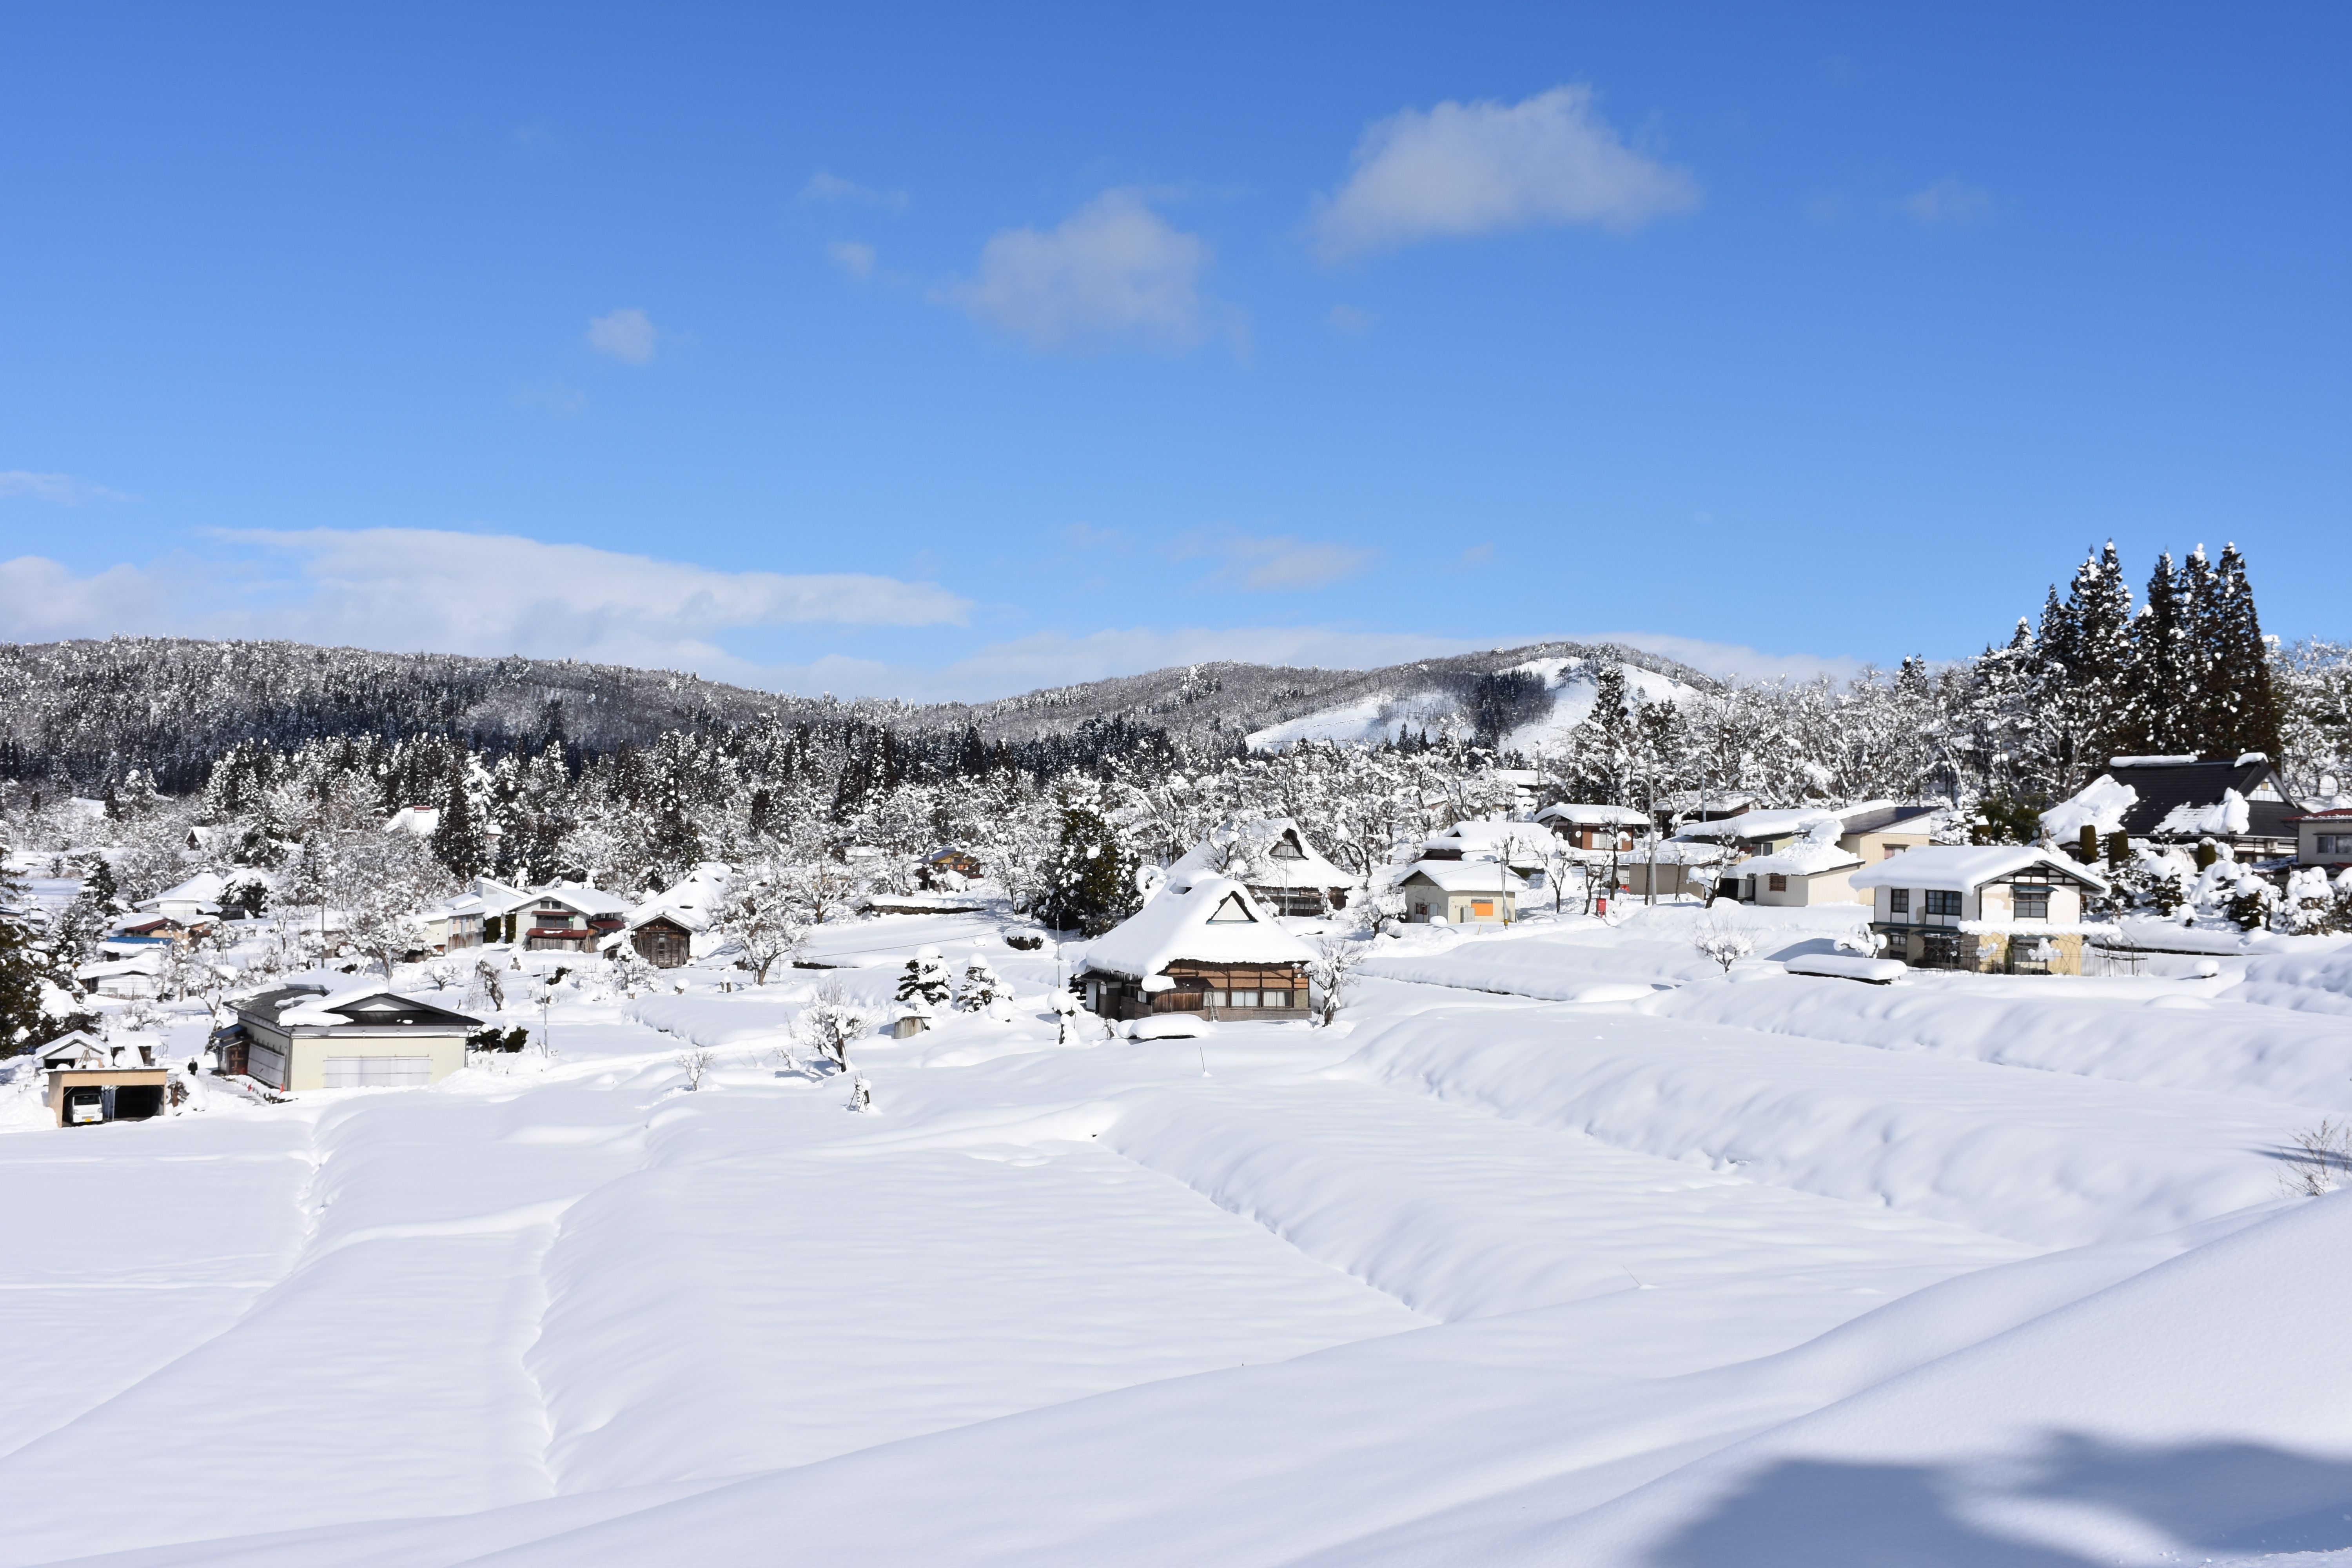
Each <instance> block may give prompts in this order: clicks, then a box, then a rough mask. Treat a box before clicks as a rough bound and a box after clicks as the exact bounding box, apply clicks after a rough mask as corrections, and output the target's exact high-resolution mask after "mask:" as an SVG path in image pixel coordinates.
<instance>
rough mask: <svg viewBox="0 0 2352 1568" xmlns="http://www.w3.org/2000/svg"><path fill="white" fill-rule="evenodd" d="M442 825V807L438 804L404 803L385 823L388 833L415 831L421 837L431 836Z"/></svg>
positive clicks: (385, 829) (384, 828)
mask: <svg viewBox="0 0 2352 1568" xmlns="http://www.w3.org/2000/svg"><path fill="white" fill-rule="evenodd" d="M439 826H441V808H440V807H439V806H437V805H404V806H402V807H401V808H400V809H399V810H398V811H395V812H394V813H393V814H392V819H391V820H390V821H388V822H386V823H385V824H384V825H383V830H384V831H385V832H386V833H413V834H415V836H416V837H419V838H430V837H433V834H434V832H435V830H436V829H437V828H438V827H439Z"/></svg>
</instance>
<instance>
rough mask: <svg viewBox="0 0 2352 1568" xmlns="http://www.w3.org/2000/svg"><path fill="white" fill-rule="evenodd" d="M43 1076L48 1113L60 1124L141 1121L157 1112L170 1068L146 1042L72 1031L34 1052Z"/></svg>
mask: <svg viewBox="0 0 2352 1568" xmlns="http://www.w3.org/2000/svg"><path fill="white" fill-rule="evenodd" d="M34 1055H35V1059H37V1061H38V1062H39V1063H40V1064H41V1068H42V1070H43V1071H44V1072H46V1073H47V1075H48V1104H49V1113H50V1114H51V1115H53V1116H55V1117H56V1118H57V1119H58V1126H60V1127H86V1126H92V1125H95V1124H96V1123H99V1122H101V1121H145V1120H146V1119H147V1118H148V1117H151V1116H161V1115H162V1114H163V1095H164V1089H165V1087H166V1085H167V1083H168V1082H169V1080H170V1077H171V1074H170V1072H169V1071H168V1070H167V1069H165V1068H160V1067H157V1066H156V1065H155V1052H154V1048H153V1047H152V1046H148V1045H144V1044H142V1043H139V1042H137V1041H131V1040H124V1041H110V1040H101V1039H98V1038H96V1037H93V1036H90V1035H87V1034H84V1033H83V1032H82V1031H80V1030H79V1029H77V1030H75V1031H74V1032H73V1033H72V1034H70V1035H66V1036H63V1037H59V1038H58V1039H54V1040H51V1041H50V1042H49V1043H48V1044H47V1045H46V1046H43V1047H39V1048H38V1049H37V1051H36V1052H35V1053H34Z"/></svg>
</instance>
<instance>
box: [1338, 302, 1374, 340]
mask: <svg viewBox="0 0 2352 1568" xmlns="http://www.w3.org/2000/svg"><path fill="white" fill-rule="evenodd" d="M1326 319H1327V320H1328V321H1329V322H1330V324H1331V330H1332V331H1335V332H1337V333H1339V335H1340V336H1341V337H1345V338H1360V337H1362V336H1363V335H1364V334H1365V333H1366V332H1369V331H1371V330H1372V322H1373V321H1376V320H1377V319H1378V318H1376V317H1375V316H1374V315H1373V314H1372V313H1371V312H1370V310H1359V309H1358V308H1357V307H1355V306H1353V305H1334V306H1332V307H1331V314H1330V315H1329V316H1328V318H1326Z"/></svg>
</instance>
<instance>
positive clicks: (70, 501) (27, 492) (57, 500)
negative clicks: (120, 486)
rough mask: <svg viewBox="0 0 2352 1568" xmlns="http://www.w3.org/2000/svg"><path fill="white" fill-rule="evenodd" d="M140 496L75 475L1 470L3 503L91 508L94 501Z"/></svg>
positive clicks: (0, 493) (0, 497)
mask: <svg viewBox="0 0 2352 1568" xmlns="http://www.w3.org/2000/svg"><path fill="white" fill-rule="evenodd" d="M136 499H137V498H136V497H133V496H127V495H124V494H123V493H122V492H121V490H110V489H107V488H106V487H105V486H104V485H94V484H91V483H90V482H89V480H88V479H76V478H74V477H73V476H72V475H71V474H37V473H34V472H32V471H31V470H30V469H27V468H0V500H45V501H47V502H49V503H50V504H51V505H53V506H88V505H89V504H90V503H91V502H92V501H109V500H136Z"/></svg>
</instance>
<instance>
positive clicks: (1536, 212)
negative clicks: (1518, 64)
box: [1314, 87, 1699, 258]
mask: <svg viewBox="0 0 2352 1568" xmlns="http://www.w3.org/2000/svg"><path fill="white" fill-rule="evenodd" d="M1354 165H1355V167H1354V171H1353V172H1352V173H1351V174H1349V176H1348V183H1347V184H1345V185H1343V186H1341V187H1340V189H1339V195H1335V196H1332V197H1331V198H1329V199H1328V201H1325V202H1322V203H1320V204H1318V208H1317V211H1316V213H1315V216H1314V228H1315V234H1316V239H1317V241H1318V245H1319V247H1320V248H1321V249H1322V251H1323V253H1324V255H1325V256H1326V257H1327V258H1338V257H1343V256H1349V255H1354V254H1356V253H1359V252H1361V251H1367V250H1378V249H1381V248H1384V247H1390V246H1397V245H1410V244H1412V242H1414V241H1416V240H1423V239H1433V238H1438V237H1451V236H1464V235H1476V234H1491V233H1494V232H1496V231H1497V230H1500V229H1510V228H1525V227H1528V226H1531V225H1536V224H1547V225H1560V224H1580V223H1587V224H1595V225H1598V226H1601V227H1602V228H1605V229H1609V230H1611V231H1612V232H1615V233H1621V234H1622V233H1629V232H1631V231H1632V230H1634V229H1637V228H1640V227H1641V226H1643V225H1644V224H1646V223H1648V222H1649V221H1650V220H1651V219H1653V218H1657V217H1663V216H1667V215H1669V214H1673V213H1680V212H1688V211H1690V210H1691V209H1692V208H1694V207H1696V206H1697V205H1698V201H1699V190H1698V184H1697V183H1696V181H1694V180H1693V179H1692V178H1691V175H1690V172H1689V171H1688V170H1686V169H1678V168H1674V167H1670V166H1668V165H1666V164H1664V163H1658V162H1656V161H1655V160H1654V159H1651V158H1647V157H1644V156H1643V154H1641V153H1636V152H1634V151H1633V149H1632V148H1630V147H1628V146H1626V145H1625V143H1624V142H1623V141H1622V139H1621V138H1620V137H1619V136H1618V134H1617V132H1615V130H1613V129H1612V127H1611V126H1610V125H1609V124H1608V123H1607V122H1606V121H1602V120H1601V117H1600V116H1599V115H1598V114H1596V113H1595V112H1593V104H1592V89H1591V88H1589V87H1556V88H1553V89H1551V90H1550V91H1549V92H1539V93H1538V94H1536V96H1534V97H1533V98H1530V99H1527V100H1523V101H1521V102H1518V103H1498V102H1496V101H1494V100H1479V101H1477V102H1475V103H1454V102H1451V101H1448V102H1444V103H1441V104H1438V105H1437V106H1436V107H1435V108H1433V109H1429V110H1419V109H1408V110H1403V111H1402V112H1401V113H1398V114H1394V115H1391V116H1390V117H1389V118H1388V119H1386V120H1383V121H1378V122H1377V123H1375V124H1373V125H1371V126H1370V127H1369V128H1368V129H1367V130H1366V131H1365V132H1364V134H1363V137H1362V139H1361V140H1360V141H1359V142H1357V143H1356V152H1355V157H1354Z"/></svg>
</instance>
